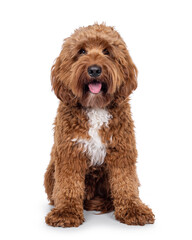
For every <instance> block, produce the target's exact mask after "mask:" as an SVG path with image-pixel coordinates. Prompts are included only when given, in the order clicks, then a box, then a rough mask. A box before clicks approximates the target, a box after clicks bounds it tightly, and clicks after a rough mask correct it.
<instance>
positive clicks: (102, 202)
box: [84, 196, 114, 214]
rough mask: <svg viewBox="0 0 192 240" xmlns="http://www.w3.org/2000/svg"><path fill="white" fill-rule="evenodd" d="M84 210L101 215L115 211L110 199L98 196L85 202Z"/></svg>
mask: <svg viewBox="0 0 192 240" xmlns="http://www.w3.org/2000/svg"><path fill="white" fill-rule="evenodd" d="M84 209H85V210H87V211H99V212H100V214H103V213H108V212H112V211H114V206H113V201H112V199H111V198H110V197H108V198H102V197H100V196H96V197H94V198H93V199H90V200H87V199H86V200H85V201H84Z"/></svg>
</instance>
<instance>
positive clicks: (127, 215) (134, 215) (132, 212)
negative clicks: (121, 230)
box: [115, 202, 155, 226]
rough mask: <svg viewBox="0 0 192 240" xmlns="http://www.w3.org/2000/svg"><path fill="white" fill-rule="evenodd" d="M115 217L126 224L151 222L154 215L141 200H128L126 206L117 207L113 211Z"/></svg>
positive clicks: (153, 219)
mask: <svg viewBox="0 0 192 240" xmlns="http://www.w3.org/2000/svg"><path fill="white" fill-rule="evenodd" d="M115 217H116V219H117V220H119V221H120V222H122V223H125V224H128V225H141V226H143V225H145V224H153V223H154V221H155V216H154V214H153V212H152V210H151V209H150V208H149V207H147V206H146V205H145V204H143V203H142V202H130V203H129V204H128V206H126V207H119V208H118V209H117V211H115Z"/></svg>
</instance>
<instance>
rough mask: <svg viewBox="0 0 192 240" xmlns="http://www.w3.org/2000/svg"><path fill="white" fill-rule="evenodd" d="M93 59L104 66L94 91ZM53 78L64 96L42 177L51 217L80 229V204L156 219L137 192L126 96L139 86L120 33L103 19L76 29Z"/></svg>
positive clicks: (138, 220) (120, 216) (140, 220)
mask: <svg viewBox="0 0 192 240" xmlns="http://www.w3.org/2000/svg"><path fill="white" fill-rule="evenodd" d="M82 49H83V50H82ZM95 64H96V65H99V66H101V68H102V74H101V75H100V76H98V77H97V79H96V81H99V82H100V83H101V84H102V89H101V91H100V92H99V93H97V94H93V93H91V92H90V91H89V90H88V86H89V84H90V82H91V81H92V80H93V79H92V78H91V77H90V76H89V74H88V72H87V69H88V67H89V66H91V65H95ZM94 81H95V80H94ZM51 82H52V86H53V90H54V92H55V94H56V96H57V97H58V98H59V99H60V100H61V101H60V104H59V107H58V111H57V116H56V119H55V133H54V145H53V148H52V152H51V161H50V163H49V165H48V168H47V171H46V173H45V180H44V185H45V190H46V193H47V195H48V199H49V200H50V203H51V204H54V206H55V208H53V209H52V210H51V212H50V213H49V214H48V215H47V217H46V223H47V224H49V225H51V226H60V227H72V226H73V227H77V226H79V225H80V224H82V223H83V221H84V217H83V209H86V210H96V211H101V212H102V213H106V212H109V211H113V210H114V211H115V217H116V219H117V220H119V221H120V222H122V223H126V224H129V225H144V224H147V223H153V222H154V215H153V213H152V210H151V209H150V208H148V207H147V206H146V205H145V204H143V203H142V202H141V200H140V198H139V191H138V187H139V181H138V178H137V174H136V159H137V150H136V143H135V134H134V123H133V120H132V117H131V111H130V105H129V95H130V94H131V93H132V91H133V90H135V89H136V87H137V69H136V67H135V65H134V63H133V61H132V59H131V57H130V55H129V52H128V50H127V48H126V45H125V43H124V41H123V40H122V38H121V37H120V35H119V33H118V32H117V31H115V30H114V28H112V27H108V26H106V25H104V24H101V25H99V24H94V25H92V26H88V27H83V28H79V29H78V30H76V31H75V32H74V33H73V34H72V35H71V36H70V37H69V38H67V39H65V41H64V44H63V47H62V50H61V53H60V55H59V57H58V58H57V59H56V62H55V64H54V65H53V67H52V72H51Z"/></svg>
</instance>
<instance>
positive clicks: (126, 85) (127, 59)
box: [119, 49, 138, 98]
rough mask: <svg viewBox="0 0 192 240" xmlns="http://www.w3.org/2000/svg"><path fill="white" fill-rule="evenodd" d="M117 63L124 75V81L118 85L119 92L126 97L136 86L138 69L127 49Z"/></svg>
mask: <svg viewBox="0 0 192 240" xmlns="http://www.w3.org/2000/svg"><path fill="white" fill-rule="evenodd" d="M119 63H120V65H121V67H122V71H123V75H124V82H123V84H122V86H121V87H120V94H121V95H123V96H124V97H125V98H126V97H128V96H129V95H130V94H131V93H132V92H133V91H134V90H135V89H136V88H137V73H138V71H137V68H136V66H135V64H134V63H133V61H132V59H131V56H130V55H129V52H128V50H127V49H126V51H125V53H124V57H122V58H120V59H119Z"/></svg>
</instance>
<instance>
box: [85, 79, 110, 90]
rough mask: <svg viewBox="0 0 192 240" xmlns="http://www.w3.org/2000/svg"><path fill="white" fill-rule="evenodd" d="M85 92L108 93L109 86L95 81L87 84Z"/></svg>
mask: <svg viewBox="0 0 192 240" xmlns="http://www.w3.org/2000/svg"><path fill="white" fill-rule="evenodd" d="M84 90H85V92H90V93H93V94H99V93H101V92H103V93H106V92H107V84H106V83H104V82H101V81H99V80H97V79H94V80H92V81H91V82H89V83H87V84H85V86H84Z"/></svg>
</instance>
